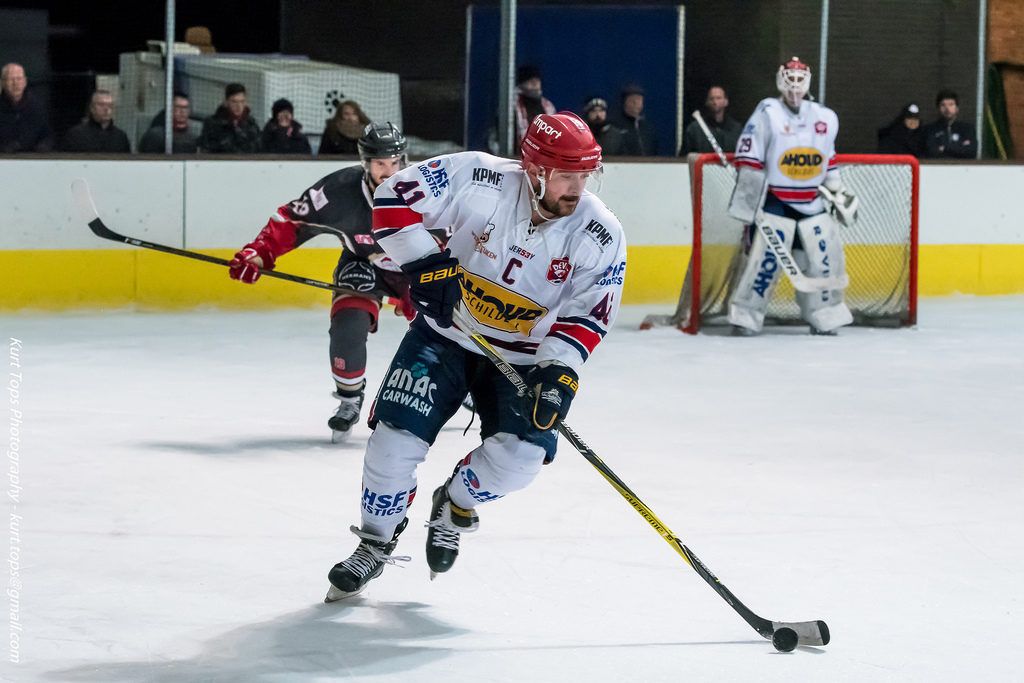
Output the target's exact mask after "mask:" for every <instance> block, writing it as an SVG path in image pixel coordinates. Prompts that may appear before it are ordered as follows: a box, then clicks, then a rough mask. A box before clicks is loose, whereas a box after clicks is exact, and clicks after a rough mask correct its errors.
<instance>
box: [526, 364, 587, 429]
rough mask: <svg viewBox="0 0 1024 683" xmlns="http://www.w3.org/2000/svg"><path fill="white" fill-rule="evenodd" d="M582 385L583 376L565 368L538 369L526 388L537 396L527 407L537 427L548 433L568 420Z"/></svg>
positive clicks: (534, 369) (555, 365)
mask: <svg viewBox="0 0 1024 683" xmlns="http://www.w3.org/2000/svg"><path fill="white" fill-rule="evenodd" d="M579 381H580V378H579V375H577V374H576V373H575V372H574V371H573V369H572V368H569V367H566V366H564V365H557V364H555V363H552V364H551V365H546V366H544V367H541V366H539V365H537V366H534V368H533V369H532V370H530V372H529V374H527V376H526V384H527V386H529V387H530V390H531V391H532V392H533V396H532V397H529V398H528V401H529V405H528V406H527V410H528V412H529V415H530V419H531V420H532V421H533V426H534V427H536V428H537V429H539V430H541V431H544V432H546V431H547V430H549V429H551V428H552V427H554V426H555V425H556V423H557V422H558V421H559V420H564V419H565V416H566V415H567V414H568V413H569V406H570V405H572V398H573V396H575V395H576V389H578V388H579Z"/></svg>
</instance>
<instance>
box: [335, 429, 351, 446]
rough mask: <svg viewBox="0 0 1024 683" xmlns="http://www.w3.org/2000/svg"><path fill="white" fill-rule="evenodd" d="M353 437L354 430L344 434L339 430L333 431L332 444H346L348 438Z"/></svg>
mask: <svg viewBox="0 0 1024 683" xmlns="http://www.w3.org/2000/svg"><path fill="white" fill-rule="evenodd" d="M351 435H352V430H351V429H349V430H347V431H344V432H339V431H338V430H337V429H332V430H331V443H345V442H346V441H348V437H350V436H351Z"/></svg>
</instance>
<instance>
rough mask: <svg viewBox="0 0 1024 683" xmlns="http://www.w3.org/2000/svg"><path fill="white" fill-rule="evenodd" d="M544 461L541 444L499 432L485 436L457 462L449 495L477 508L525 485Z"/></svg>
mask: <svg viewBox="0 0 1024 683" xmlns="http://www.w3.org/2000/svg"><path fill="white" fill-rule="evenodd" d="M543 462H544V449H543V448H542V447H541V446H538V445H537V444H533V443H530V442H528V441H524V440H522V439H520V438H519V437H518V436H515V435H514V434H508V433H505V432H499V433H498V434H494V435H492V436H489V437H487V438H486V439H484V441H483V443H482V444H480V445H479V446H477V447H476V448H475V449H473V450H472V451H471V452H470V453H469V455H467V456H466V457H465V458H464V459H463V460H462V461H461V462H460V463H459V464H458V466H457V467H456V468H455V472H454V474H453V475H452V483H451V485H450V486H449V487H448V495H449V496H451V499H452V502H454V503H455V504H456V505H458V506H459V507H461V508H467V509H471V508H474V507H476V506H477V505H479V504H480V503H486V502H489V501H492V500H497V499H498V498H502V497H504V496H506V495H508V494H509V493H512V492H513V491H518V490H520V489H523V488H526V487H527V486H528V485H529V484H530V482H532V481H533V480H534V478H535V477H536V476H537V473H539V472H540V468H541V465H542V464H543Z"/></svg>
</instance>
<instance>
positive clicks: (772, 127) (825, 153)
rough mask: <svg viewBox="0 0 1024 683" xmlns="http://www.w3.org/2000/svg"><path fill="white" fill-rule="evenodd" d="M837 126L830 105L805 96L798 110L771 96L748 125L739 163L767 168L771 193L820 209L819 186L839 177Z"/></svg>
mask: <svg viewBox="0 0 1024 683" xmlns="http://www.w3.org/2000/svg"><path fill="white" fill-rule="evenodd" d="M838 132H839V117H838V116H836V113H835V112H834V111H832V110H831V109H829V108H828V107H824V106H822V105H820V104H818V103H817V102H811V101H809V100H803V101H802V102H801V103H800V111H799V113H794V112H793V110H791V109H790V108H789V107H787V106H786V105H785V104H784V103H783V102H782V100H780V99H779V98H771V97H770V98H766V99H763V100H761V102H760V103H759V104H758V105H757V108H756V109H755V110H754V113H753V114H752V115H751V117H750V119H749V120H748V121H747V125H746V126H745V127H744V128H743V132H742V133H741V135H740V139H739V141H738V142H737V143H736V157H735V163H736V166H751V167H753V168H757V169H763V170H764V171H765V173H766V174H767V176H768V191H769V192H770V193H771V194H772V195H774V196H775V197H777V198H778V199H779V200H781V201H782V202H783V203H785V204H787V205H789V206H791V207H792V208H793V209H795V210H796V211H799V212H800V213H802V214H805V215H808V216H811V215H814V214H818V213H821V212H822V211H824V205H823V204H822V201H821V198H820V197H818V187H819V186H820V185H822V184H823V183H824V182H825V179H826V178H828V179H829V180H830V181H831V180H832V179H833V178H835V179H836V180H838V177H839V169H838V167H837V166H836V150H835V143H836V134H837V133H838Z"/></svg>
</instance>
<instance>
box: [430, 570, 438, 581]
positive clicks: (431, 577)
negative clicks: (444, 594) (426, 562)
mask: <svg viewBox="0 0 1024 683" xmlns="http://www.w3.org/2000/svg"><path fill="white" fill-rule="evenodd" d="M436 578H437V572H435V571H434V570H433V569H431V570H430V580H431V581H433V580H434V579H436Z"/></svg>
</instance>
